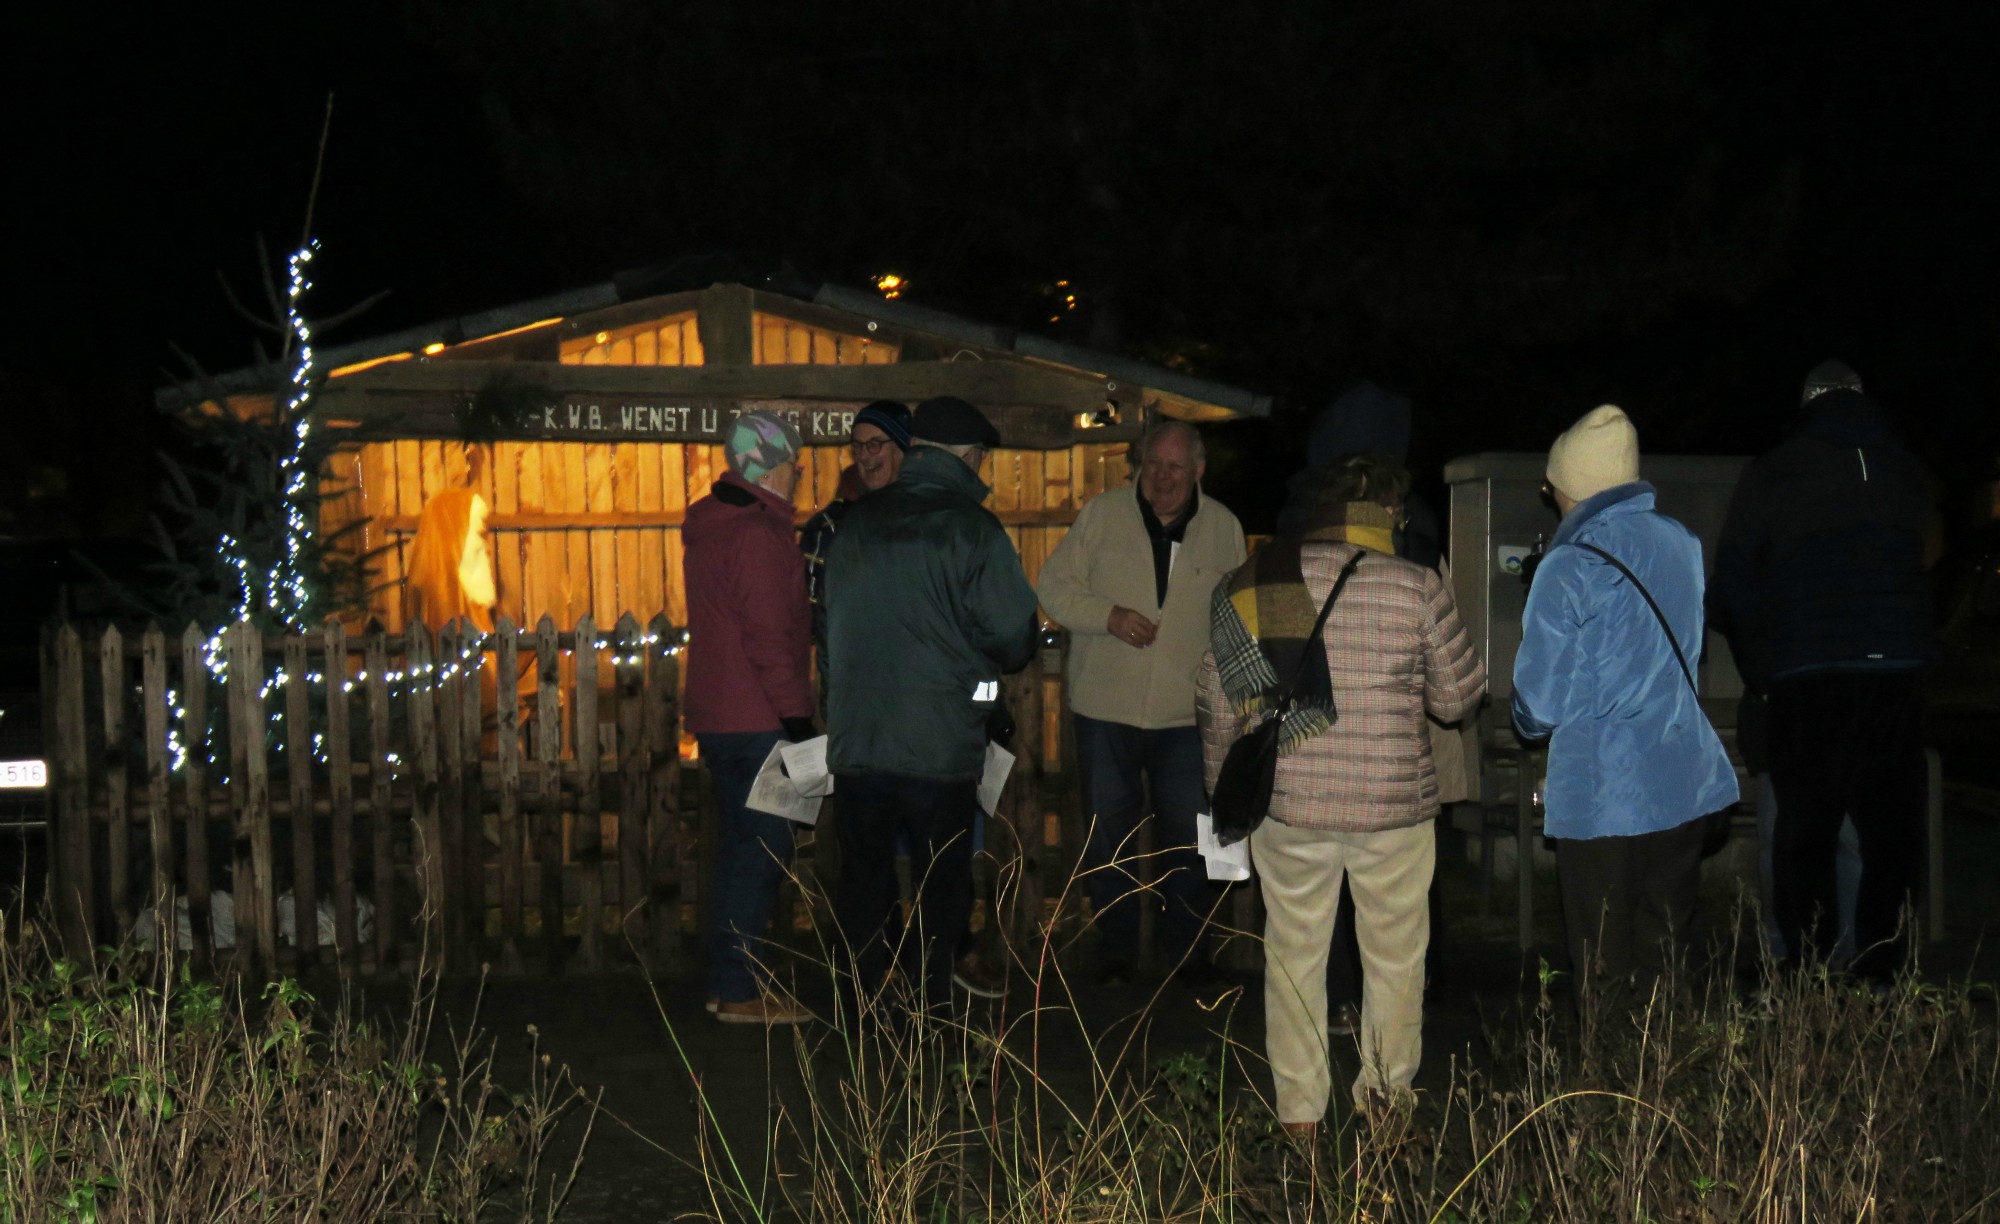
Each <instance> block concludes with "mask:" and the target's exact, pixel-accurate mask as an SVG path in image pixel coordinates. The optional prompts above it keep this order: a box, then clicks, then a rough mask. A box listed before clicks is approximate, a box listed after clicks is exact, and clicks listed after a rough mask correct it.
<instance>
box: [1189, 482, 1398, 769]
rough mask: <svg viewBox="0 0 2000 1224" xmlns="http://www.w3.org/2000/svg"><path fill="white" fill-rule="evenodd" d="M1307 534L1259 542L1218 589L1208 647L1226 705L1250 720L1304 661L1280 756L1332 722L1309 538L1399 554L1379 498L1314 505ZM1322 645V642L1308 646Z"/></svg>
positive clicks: (1392, 522) (1330, 680)
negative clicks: (1310, 583) (1308, 568)
mask: <svg viewBox="0 0 2000 1224" xmlns="http://www.w3.org/2000/svg"><path fill="white" fill-rule="evenodd" d="M1315 509H1316V513H1315V515H1314V517H1313V521H1312V523H1311V525H1310V526H1309V527H1308V528H1307V530H1306V533H1305V534H1304V535H1303V536H1280V537H1278V538H1277V539H1274V540H1271V541H1269V542H1268V543H1266V544H1264V545H1263V546H1262V547H1260V548H1259V549H1258V550H1257V551H1256V553H1254V554H1253V555H1252V556H1251V557H1250V559H1249V560H1248V561H1245V562H1244V563H1243V564H1242V565H1240V566H1238V567H1237V569H1236V572H1235V573H1233V574H1231V575H1230V576H1229V578H1228V580H1227V581H1226V582H1223V583H1221V584H1220V585H1218V586H1217V587H1216V589H1215V597H1214V599H1213V600H1212V601H1211V603H1210V606H1209V647H1210V649H1211V650H1213V651H1214V653H1215V665H1216V670H1217V672H1218V673H1219V674H1220V676H1221V680H1222V689H1223V692H1224V694H1226V695H1227V696H1228V698H1229V704H1230V707H1231V708H1232V709H1234V710H1235V711H1236V712H1237V713H1238V714H1240V715H1243V716H1244V717H1246V718H1247V717H1251V716H1254V715H1257V714H1261V713H1263V712H1264V711H1266V710H1267V709H1269V708H1270V706H1271V704H1272V703H1273V702H1274V701H1275V700H1276V699H1277V696H1278V693H1279V690H1280V689H1281V688H1282V687H1283V682H1282V680H1281V679H1280V678H1281V677H1286V676H1290V675H1292V674H1293V672H1294V671H1295V670H1297V669H1298V668H1299V665H1300V661H1301V659H1302V658H1303V660H1304V670H1303V671H1302V672H1300V674H1299V683H1298V688H1297V690H1296V691H1295V692H1294V693H1293V699H1292V706H1291V709H1290V711H1289V712H1287V713H1286V715H1285V725H1284V728H1283V730H1282V731H1280V732H1279V735H1278V752H1279V754H1280V755H1284V754H1287V753H1290V752H1291V751H1292V750H1294V749H1295V748H1297V747H1298V746H1299V745H1300V744H1302V743H1304V742H1305V741H1307V740H1309V739H1311V738H1312V737H1313V736H1315V735H1318V734H1319V733H1320V732H1322V731H1325V730H1326V729H1327V728H1328V727H1331V726H1332V725H1333V720H1334V707H1333V677H1332V676H1331V675H1330V674H1329V673H1328V671H1327V666H1326V650H1325V649H1324V647H1320V648H1319V649H1314V650H1307V646H1308V644H1309V643H1308V641H1307V639H1308V638H1309V637H1311V635H1312V628H1313V622H1314V621H1316V620H1318V619H1319V609H1320V605H1319V604H1318V602H1317V601H1315V600H1314V599H1313V597H1312V595H1311V593H1310V592H1308V591H1307V590H1306V584H1305V575H1304V572H1303V570H1302V569H1301V566H1300V550H1301V549H1302V548H1303V547H1304V546H1305V544H1306V543H1307V542H1308V541H1313V542H1323V541H1345V542H1347V543H1350V544H1358V545H1360V546H1361V547H1362V548H1366V549H1372V550H1374V551H1376V552H1384V553H1393V552H1394V551H1395V544H1394V531H1395V518H1394V514H1393V512H1392V511H1390V510H1389V509H1388V508H1387V507H1384V506H1380V505H1377V504H1376V503H1374V502H1346V503H1341V504H1337V505H1322V506H1319V507H1316V508H1315ZM1311 644H1312V645H1315V646H1317V645H1318V644H1317V643H1311Z"/></svg>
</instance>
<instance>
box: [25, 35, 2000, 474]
mask: <svg viewBox="0 0 2000 1224" xmlns="http://www.w3.org/2000/svg"><path fill="white" fill-rule="evenodd" d="M945 7H948V8H950V9H951V11H950V12H941V11H938V8H937V7H936V6H917V5H908V4H900V3H886V2H874V0H857V2H854V3H848V4H844V5H841V6H828V5H815V4H808V3H804V2H803V0H791V2H790V3H775V4H761V5H739V6H716V7H713V8H709V7H705V6H682V5H671V4H660V3H653V2H650V0H649V2H646V3H640V2H639V0H595V2H593V3H588V4H579V5H566V6H545V5H538V4H529V3H525V2H519V0H485V2H484V3H481V4H472V3H470V2H469V0H430V2H429V3H415V2H410V3H395V2H393V0H363V2H358V3H349V4H345V5H340V6H317V5H259V6H248V5H238V4H221V5H215V6H195V7H191V8H185V9H176V8H171V7H162V6H152V7H150V8H148V9H145V10H140V11H137V12H135V13H133V14H131V15H125V14H122V13H121V14H120V15H118V16H116V17H111V16H108V15H107V14H106V12H105V11H103V10H94V9H90V8H85V7H77V6H71V7H69V8H67V9H58V8H57V7H56V6H38V7H35V8H33V9H30V10H28V11H27V12H24V13H22V14H17V15H15V16H14V17H13V19H12V20H13V22H14V23H15V24H16V26H17V27H18V34H19V36H18V37H12V38H10V39H9V40H8V43H9V46H8V48H7V50H6V51H5V52H4V55H5V57H6V58H5V80H6V82H7V84H6V89H7V91H8V94H9V97H10V104H9V105H8V106H7V107H6V108H5V109H4V112H0V123H4V124H5V127H6V146H5V147H6V148H7V149H8V151H9V162H10V163H11V164H10V171H11V173H10V174H9V178H10V180H11V181H12V183H13V184H14V193H13V194H14V195H15V198H16V199H17V200H18V201H20V202H22V203H23V204H25V205H26V207H25V208H23V209H17V212H16V216H17V225H18V226H20V228H19V229H17V230H16V232H15V233H14V234H13V235H12V236H11V237H10V240H9V241H8V243H7V244H6V255H5V265H4V272H5V283H6V284H7V286H8V288H9V289H10V291H11V296H12V299H13V302H14V310H13V312H12V315H13V318H12V323H11V326H10V327H9V328H7V329H6V330H5V332H4V340H0V377H4V379H5V382H4V385H3V386H0V390H4V392H5V394H6V403H5V410H6V411H7V412H8V413H9V414H10V416H11V417H12V418H13V423H14V424H15V425H16V428H17V436H19V437H22V438H24V439H26V445H25V446H23V447H21V448H17V451H18V453H17V454H15V455H14V456H13V457H12V458H11V459H10V460H8V462H9V463H11V464H12V465H13V467H12V468H10V469H9V470H8V471H5V472H0V478H14V479H15V482H16V483H18V480H19V477H20V468H21V465H22V464H23V463H47V464H54V465H57V466H68V467H71V468H74V467H75V466H76V465H77V462H78V460H77V455H78V452H79V448H89V449H90V450H91V451H93V452H99V451H101V449H102V447H103V445H104V441H105V439H106V438H107V436H115V437H126V438H131V439H139V440H144V439H145V438H146V437H147V434H146V431H145V430H144V429H143V428H137V427H136V426H138V425H141V424H143V422H144V416H145V411H144V405H145V403H146V401H147V398H148V396H147V388H148V387H150V386H151V385H152V384H154V383H155V382H156V381H157V379H158V377H159V374H160V372H161V371H162V370H164V369H167V368H169V366H170V365H171V356H170V349H169V345H170V343H178V344H181V345H183V346H185V347H187V348H188V349H189V350H191V351H193V352H194V353H196V354H197V355H199V356H200V357H201V358H202V359H203V360H204V361H206V362H208V363H210V364H212V365H215V366H224V367H227V366H234V365H239V364H243V362H244V359H245V358H246V357H247V355H248V352H249V340H250V336H251V332H250V329H248V328H247V327H246V326H244V325H243V324H241V323H239V322H238V321H236V320H235V319H234V318H233V317H232V315H231V313H230V310H229V307H228V305H227V303H226V302H225V300H224V298H223V295H222V293H221V291H220V289H219V288H218V285H217V280H216V273H217V272H218V271H220V272H221V273H223V274H224V275H225V276H226V277H228V278H229V279H230V280H231V281H232V283H234V284H235V285H236V286H237V288H238V290H239V292H241V293H242V294H244V295H245V296H246V298H249V299H250V300H253V301H254V300H256V298H255V296H254V295H255V294H256V292H257V291H256V289H255V281H254V267H255V252H254V247H253V242H254V239H255V236H256V235H258V234H260V233H261V234H263V235H264V236H265V237H266V238H267V240H268V241H269V242H270V244H271V247H272V249H273V251H274V253H282V252H283V251H284V250H285V249H287V248H289V247H290V246H291V245H292V244H293V243H294V242H295V241H296V237H297V235H298V233H299V228H300V224H301V214H302V211H303V207H304V202H305V198H306V184H307V182H308V179H309V177H310V172H311V165H312V158H313V149H314V144H315V141H316V139H317V136H318V130H319V122H320V117H321V111H322V108H323V106H324V103H325V97H326V94H327V93H328V91H329V90H331V91H332V92H333V93H334V94H335V112H334V123H333V133H332V140H331V146H330V150H329V153H328V159H327V166H326V178H325V186H324V188H323V191H322V193H321V197H320V200H319V205H318V214H317V217H316V219H315V224H314V227H313V228H314V232H315V234H317V235H318V236H319V238H320V239H321V241H322V244H323V251H322V257H321V259H320V261H319V263H318V265H317V268H318V271H317V274H316V280H317V282H318V289H317V295H316V298H315V302H316V304H317V305H318V306H319V307H320V308H321V309H322V310H332V309H338V308H341V307H344V306H346V305H348V304H349V303H351V302H353V301H355V300H358V299H359V298H361V297H363V296H365V295H367V294H369V293H372V292H374V291H377V290H388V291H389V293H390V296H389V297H388V298H387V300H386V301H384V303H383V304H382V305H380V306H379V307H377V308H376V309H375V310H374V311H373V312H372V313H371V314H369V315H368V316H366V317H365V318H363V319H361V320H359V321H357V322H355V323H353V324H351V325H349V327H348V328H347V330H346V331H345V332H343V333H339V334H336V335H334V336H332V337H330V339H331V340H334V341H338V340H340V339H342V338H347V339H353V338H358V337H360V336H365V335H367V334H370V333H373V332H383V331H389V330H393V329H395V328H397V327H400V326H404V325H407V324H410V323H415V322H420V321H422V320H425V319H429V318H436V317H440V316H444V315H449V314H455V313H460V312H466V311H473V310H479V309H484V308H488V307H492V306H496V305H500V304H504V303H507V302H510V301H514V300H519V299H522V298H526V297H529V296H533V295H538V294H543V293H549V292H554V291H558V290H562V289H565V288H570V287H574V286H577V285H581V284H587V283H593V282H597V281H601V280H604V279H607V278H608V277H609V276H610V275H611V274H612V273H614V272H616V271H619V270H622V269H626V268H633V267H638V266H642V265H648V264H655V263H659V262H661V261H664V260H668V259H672V258H674V257H677V256H682V255H687V254H690V253H698V252H708V251H718V250H728V251H737V252H742V253H744V254H746V255H748V256H750V257H752V258H753V259H756V260H763V261H767V262H774V261H775V260H777V259H783V260H786V261H788V262H790V263H791V264H792V265H794V266H796V267H797V268H799V269H800V270H801V271H804V272H806V273H808V274H811V275H819V276H824V277H827V278H830V279H838V280H842V281H846V282H849V283H855V282H858V281H859V280H860V279H861V278H862V277H863V276H864V275H866V274H868V273H870V272H876V271H882V270H886V269H889V268H894V269H896V270H899V271H903V272H905V273H906V274H910V275H913V276H915V277H916V279H917V285H916V289H915V293H914V296H915V297H916V299H917V300H920V301H925V302H929V303H932V304H937V305H941V306H945V307H948V308H952V309H957V310H960V311H962V312H964V313H967V314H970V315H973V316H975V317H980V318H984V319H989V320H992V321H996V322H1002V323H1013V324H1022V325H1040V324H1041V323H1043V322H1045V313H1046V312H1045V306H1046V302H1045V299H1044V298H1042V297H1041V296H1040V288H1041V286H1042V285H1045V284H1046V283H1047V282H1048V281H1050V280H1052V279H1054V278H1055V277H1059V276H1066V277H1074V278H1076V280H1077V282H1078V284H1079V285H1080V286H1081V290H1082V293H1083V297H1084V303H1083V305H1084V309H1083V310H1082V311H1080V312H1079V314H1078V316H1076V317H1075V318H1072V319H1066V320H1065V322H1064V324H1063V325H1062V327H1063V328H1064V329H1066V330H1067V332H1068V335H1069V338H1072V339H1076V340H1079V341H1083V342H1086V343H1098V344H1103V345H1107V346H1111V347H1118V348H1122V349H1125V350H1127V351H1130V352H1133V353H1135V354H1137V355H1140V356H1145V357H1149V358H1152V359H1155V360H1165V359H1169V358H1173V359H1178V360H1181V361H1183V362H1186V363H1188V364H1189V365H1190V366H1191V368H1194V369H1196V370H1197V371H1199V372H1203V373H1208V374H1211V375H1213V376H1216V377H1220V378H1225V379H1228V380H1231V381H1235V382H1239V383H1242V384H1245V385H1249V386H1253V387H1256V388H1257V389H1259V390H1265V391H1271V392H1275V393H1277V394H1278V395H1280V396H1281V397H1282V399H1283V402H1284V403H1285V405H1286V408H1287V412H1286V415H1285V417H1284V418H1283V419H1281V420H1280V422H1279V424H1278V425H1277V427H1276V429H1277V432H1279V433H1280V434H1283V433H1284V432H1286V431H1288V430H1291V429H1294V428H1296V427H1297V426H1296V418H1297V417H1298V416H1299V415H1300V413H1299V410H1300V409H1301V408H1309V407H1311V406H1312V405H1314V404H1316V403H1319V402H1324V400H1325V399H1326V398H1327V397H1328V396H1329V395H1330V394H1331V393H1332V392H1333V391H1334V390H1336V389H1337V388H1338V387H1339V385H1340V384H1341V383H1343V382H1344V381H1346V380H1348V379H1350V378H1353V377H1356V376H1363V375H1366V376H1372V377H1376V378H1378V379H1383V380H1386V381H1391V382H1393V383H1396V384H1398V385H1401V386H1404V387H1406V388H1408V389H1410V390H1411V391H1412V392H1413V393H1414V394H1415V396H1416V398H1417V401H1418V405H1419V412H1420V418H1421V419H1420V427H1419V452H1420V453H1419V455H1418V456H1417V458H1418V459H1419V461H1420V462H1423V461H1435V460H1440V459H1442V458H1444V457H1446V456H1447V455H1449V454H1451V453H1459V452H1464V451H1470V450H1476V449H1489V448H1507V449H1539V448H1540V447H1541V446H1543V445H1545V444H1546V440H1547V437H1548V436H1549V435H1550V434H1551V433H1552V432H1553V430H1554V429H1555V428H1557V427H1559V426H1560V425H1561V424H1562V423H1564V422H1565V421H1566V420H1568V419H1569V418H1572V417H1574V416H1575V415H1576V414H1578V413H1580V412H1581V411H1583V410H1584V409H1586V408H1588V407H1590V406H1591V405H1592V404H1594V403H1597V402H1599V401H1602V400H1617V401H1619V402H1622V403H1625V404H1626V405H1627V406H1628V408H1631V409H1633V411H1634V414H1635V416H1636V417H1637V418H1638V419H1639V420H1640V422H1641V427H1642V431H1643V432H1644V433H1645V435H1646V436H1647V437H1648V438H1651V439H1653V440H1654V441H1656V442H1658V443H1660V444H1661V445H1663V446H1672V447H1674V448H1678V449H1690V450H1711V451H1742V450H1748V449H1756V448H1758V447H1761V446H1763V445H1765V444H1767V443H1768V442H1769V441H1770V440H1771V439H1772V437H1773V436H1774V435H1775V433H1776V431H1777V430H1778V428H1779V427H1780V425H1781V422H1782V420H1783V416H1784V414H1785V412H1786V411H1787V410H1788V408H1789V404H1790V402H1791V401H1792V397H1793V396H1794V395H1795V388H1796V383H1797V379H1798V376H1799V375H1800V373H1802V371H1803V370H1804V368H1805V367H1806V366H1808V365H1810V364H1811V363H1812V362H1813V361H1814V360H1817V359H1818V358H1819V357H1822V356H1825V355H1828V354H1829V353H1833V352H1838V353H1840V354H1841V355H1844V356H1846V357H1848V359H1849V360H1850V361H1852V362H1853V363H1854V364H1855V365H1857V366H1858V367H1860V368H1861V369H1862V371H1863V373H1864V374H1865V375H1867V376H1868V377H1869V379H1870V382H1871V386H1873V387H1874V388H1876V389H1878V390H1879V391H1880V392H1881V394H1882V396H1883V398H1884V399H1885V401H1886V402H1888V403H1889V404H1890V405H1891V406H1892V408H1893V409H1894V410H1895V411H1897V412H1898V413H1899V415H1900V416H1901V418H1902V420H1903V421H1904V423H1905V426H1906V428H1907V429H1908V431H1909V432H1910V433H1911V435H1912V436H1913V437H1914V438H1916V440H1917V441H1918V442H1919V443H1920V445H1922V446H1923V448H1924V449H1925V450H1926V451H1927V453H1929V454H1930V455H1931V456H1932V458H1933V461H1934V462H1936V463H1937V464H1938V465H1939V466H1940V468H1941V469H1943V470H1944V472H1945V474H1946V475H1947V477H1948V478H1949V479H1951V480H1952V481H1953V482H1954V483H1965V482H1969V481H1972V480H1976V479H1978V478H1980V477H1983V476H1988V475H1990V469H1991V467H1992V465H1993V463H1994V461H1995V458H1996V452H2000V438H1996V436H1995V434H1994V431H1993V426H1992V417H1993V416H1994V414H1993V413H1992V412H1991V410H1990V408H1989V407H1988V405H1989V404H1990V403H1991V399H1992V395H1993V392H1994V391H1995V390H1996V387H1995V385H1994V384H1995V379H1994V375H1995V373H1996V371H1995V366H1994V361H1993V357H1992V353H1993V350H1994V347H1995V344H1996V342H2000V309H1996V307H1995V305H1994V303H1993V295H1992V283H1993V273H1994V271H1995V267H1996V259H1995V239H1994V237H1993V234H1994V228H1993V226H1994V217H1995V216H1996V210H1995V208H1994V205H1995V203H1996V202H2000V201H1996V199H1995V197H1994V195H1993V193H1992V189H1991V187H1990V185H1989V183H1988V181H1987V180H1988V179H1989V178H1990V177H1991V175H1990V174H1989V173H1988V172H1987V171H1986V166H1987V164H1988V163H1989V162H1990V161H1991V157H1992V150H1993V149H1994V148H1995V147H2000V141H1996V137H2000V130H1996V129H2000V119H1996V116H1997V115H2000V106H1996V102H2000V89H1996V87H1995V85H1994V84H1993V74H1992V73H1991V71H1990V65H1991V64H1992V63H1993V62H1994V60H1995V56H1994V52H1995V51H1996V50H2000V46H1996V42H2000V38H1996V30H1997V29H2000V17H1996V16H1994V15H1993V10H1992V9H1991V8H1990V6H1973V5H1961V6H1937V7H1936V8H1935V9H1933V8H1931V7H1925V8H1918V7H1915V6H1908V5H1903V6H1893V7H1892V6H1888V5H1880V6H1875V7H1873V8H1869V9H1863V8H1858V7H1846V8H1836V7H1833V6H1827V5H1824V4H1805V3H1768V4H1751V5H1743V4H1736V3H1709V4H1693V5H1687V4H1680V5H1670V4H1664V3H1659V4H1655V3H1646V2H1644V0H1633V3H1631V4H1629V5H1592V4H1586V3H1582V2H1580V0H1566V2H1557V3H1538V4H1529V5H1521V6H1488V5H1484V4H1475V3H1472V2H1471V0H1422V2H1420V3H1414V4H1411V5H1408V6H1401V7H1399V9H1398V11H1397V13H1396V14H1395V15H1393V16H1390V15H1382V16H1374V15H1367V14H1353V15H1349V14H1345V13H1331V12H1329V11H1328V10H1329V9H1330V7H1337V6H1327V5H1325V4H1324V3H1323V0H1318V2H1315V3H1310V4H1307V3H1300V4H1297V5H1291V6H1268V7H1265V8H1263V9H1261V10H1260V12H1259V13H1258V15H1257V16H1256V17H1255V18H1254V19H1253V18H1251V17H1248V16H1244V15H1235V16H1229V15H1226V10H1224V9H1222V8H1220V7H1218V6H1213V5H1197V4H1193V3H1187V2H1183V0H1164V2H1162V3H1156V4H1151V5H1145V6H1135V5H1119V6H1089V5H1081V6H1079V5H1074V4H1063V5H1057V4H1048V3H1022V2H1020V0H979V2H975V3H970V4H967V5H962V6H945ZM1496 7H1497V8H1504V9H1505V10H1506V11H1505V12H1495V11H1493V9H1494V8H1496ZM107 422H111V423H117V424H119V425H120V426H121V428H119V429H117V430H113V431H109V432H107V431H106V429H105V428H104V427H105V425H106V423H107ZM127 423H130V424H132V425H133V426H135V427H134V428H129V429H128V428H122V426H123V425H125V424H127ZM147 445H150V443H147ZM130 449H131V450H132V457H130V458H129V459H123V460H117V461H115V462H114V463H113V466H114V467H116V468H117V470H118V471H120V472H129V473H131V474H132V475H133V477H134V479H132V480H130V481H125V482H122V483H124V484H126V485H129V486H130V487H132V488H140V487H143V486H144V484H145V483H146V480H145V475H144V473H145V464H146V459H145V454H146V451H145V448H144V447H143V446H139V445H135V446H133V447H132V448H130ZM119 464H122V465H123V466H122V467H121V466H118V465H119ZM72 483H73V485H74V483H75V482H74V481H73V482H72Z"/></svg>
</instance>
